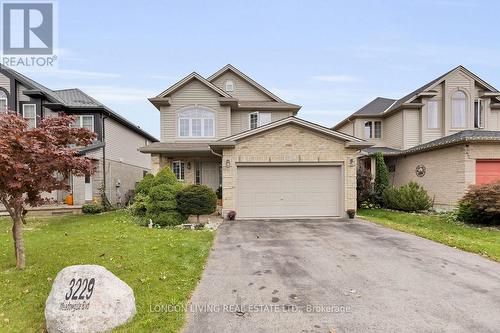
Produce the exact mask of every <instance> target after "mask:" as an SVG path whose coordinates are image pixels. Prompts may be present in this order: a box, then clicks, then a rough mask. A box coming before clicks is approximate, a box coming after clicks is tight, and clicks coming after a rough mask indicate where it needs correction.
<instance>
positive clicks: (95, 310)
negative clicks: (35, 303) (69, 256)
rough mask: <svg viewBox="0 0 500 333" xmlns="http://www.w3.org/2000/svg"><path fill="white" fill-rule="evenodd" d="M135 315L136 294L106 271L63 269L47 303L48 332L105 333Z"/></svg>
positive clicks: (93, 267)
mask: <svg viewBox="0 0 500 333" xmlns="http://www.w3.org/2000/svg"><path fill="white" fill-rule="evenodd" d="M135 312H136V309H135V298H134V291H133V290H132V288H130V287H129V286H128V285H127V284H126V283H125V282H123V281H122V280H120V279H119V278H118V277H116V276H115V275H114V274H113V273H111V272H110V271H108V270H107V269H106V268H104V267H102V266H98V265H76V266H69V267H66V268H64V269H63V270H61V271H60V272H59V273H58V274H57V276H56V278H55V280H54V284H53V285H52V290H51V292H50V294H49V297H48V298H47V301H46V304H45V321H46V325H47V331H48V332H49V333H55V332H58V333H59V332H61V333H63V332H64V333H66V332H74V333H79V332H105V331H109V330H111V329H113V328H114V327H117V326H120V325H123V324H124V323H126V322H127V321H129V320H130V319H132V317H134V315H135Z"/></svg>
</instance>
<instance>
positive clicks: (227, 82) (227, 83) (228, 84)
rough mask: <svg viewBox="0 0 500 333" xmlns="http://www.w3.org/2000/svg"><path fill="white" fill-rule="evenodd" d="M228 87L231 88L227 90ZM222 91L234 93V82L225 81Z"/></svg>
mask: <svg viewBox="0 0 500 333" xmlns="http://www.w3.org/2000/svg"><path fill="white" fill-rule="evenodd" d="M229 86H230V87H231V89H229V88H228V87H229ZM224 90H225V91H227V92H233V91H234V81H233V80H227V81H226V82H225V83H224Z"/></svg>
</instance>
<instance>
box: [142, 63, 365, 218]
mask: <svg viewBox="0 0 500 333" xmlns="http://www.w3.org/2000/svg"><path fill="white" fill-rule="evenodd" d="M149 100H150V101H151V103H152V104H153V105H154V106H156V108H157V109H158V110H159V112H160V119H161V123H160V128H161V140H160V142H156V143H152V144H151V145H149V146H147V147H143V148H141V151H142V152H144V153H148V154H151V157H152V169H153V172H157V171H158V170H159V169H160V168H163V167H170V168H172V170H173V172H174V173H175V175H176V177H177V179H178V180H180V181H184V182H186V183H193V184H204V185H207V186H210V187H211V188H212V189H214V190H218V189H219V188H221V189H222V198H223V214H226V213H227V212H228V211H231V210H235V211H236V212H237V216H238V217H239V218H283V217H299V216H344V215H345V211H346V210H347V209H354V208H356V156H357V154H358V151H359V149H360V148H366V147H369V146H371V145H372V144H371V143H367V142H365V141H364V140H361V139H358V138H356V137H354V136H352V135H346V134H342V133H340V132H337V131H333V130H331V129H328V128H326V127H323V126H320V125H317V124H313V123H310V122H308V121H305V120H302V119H299V118H297V117H295V116H296V114H297V112H298V111H299V109H300V106H298V105H295V104H291V103H288V102H285V101H283V100H282V99H281V98H279V97H278V96H276V95H275V94H273V93H271V92H270V91H269V90H267V89H266V88H264V87H263V86H261V85H260V84H258V83H257V82H255V81H254V80H253V79H251V78H250V77H248V76H247V75H245V74H243V73H242V72H241V71H239V70H238V69H236V68H235V67H233V66H232V65H227V66H225V67H223V68H221V69H220V70H218V71H217V72H215V73H214V74H212V75H211V76H209V77H208V78H204V77H202V76H201V75H199V74H197V73H195V72H193V73H192V74H189V75H188V76H186V77H185V78H183V79H182V80H180V81H179V82H177V83H175V84H174V85H172V86H171V87H170V88H168V89H167V90H165V91H163V92H162V93H160V94H159V95H158V96H156V97H153V98H150V99H149Z"/></svg>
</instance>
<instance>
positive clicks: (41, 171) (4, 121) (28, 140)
mask: <svg viewBox="0 0 500 333" xmlns="http://www.w3.org/2000/svg"><path fill="white" fill-rule="evenodd" d="M74 122H75V117H72V116H67V115H64V114H60V116H58V117H52V118H45V119H42V120H41V122H40V124H39V126H38V127H37V128H31V129H30V128H29V126H28V122H27V121H26V120H25V119H23V118H22V117H20V116H19V115H17V114H16V113H14V112H0V202H1V203H2V204H3V205H4V206H5V209H6V210H7V211H8V213H9V215H10V217H11V218H12V221H13V226H12V236H13V238H14V250H15V255H16V266H17V267H18V268H20V269H23V268H24V267H25V250H24V241H23V235H22V229H23V224H24V223H25V219H24V215H25V214H26V211H27V208H29V207H36V206H40V205H43V204H46V203H49V201H48V199H44V198H43V193H44V192H51V191H54V190H69V185H68V181H67V180H68V177H69V174H70V173H72V174H73V175H75V176H85V175H90V174H92V173H93V171H94V170H93V168H92V163H91V160H90V159H89V158H87V157H85V156H81V155H79V154H78V148H77V147H84V146H87V145H89V144H91V143H92V141H93V139H94V138H95V134H94V133H91V132H90V131H89V130H87V129H84V128H74V127H72V126H71V124H73V123H74Z"/></svg>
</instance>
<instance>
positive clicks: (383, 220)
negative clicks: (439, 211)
mask: <svg viewBox="0 0 500 333" xmlns="http://www.w3.org/2000/svg"><path fill="white" fill-rule="evenodd" d="M358 215H359V217H361V218H365V219H367V220H369V221H373V222H375V223H378V224H381V225H384V226H386V227H389V228H392V229H396V230H400V231H404V232H408V233H412V234H415V235H417V236H420V237H424V238H427V239H431V240H433V241H436V242H439V243H443V244H446V245H449V246H453V247H456V248H459V249H462V250H465V251H469V252H473V253H478V254H481V255H483V256H486V257H489V258H491V259H493V260H496V261H500V230H498V229H495V228H491V227H482V228H479V227H474V226H470V225H465V224H463V223H459V222H454V221H449V220H446V219H445V218H444V216H443V215H424V214H412V213H404V212H396V211H390V210H385V209H360V210H359V211H358Z"/></svg>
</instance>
